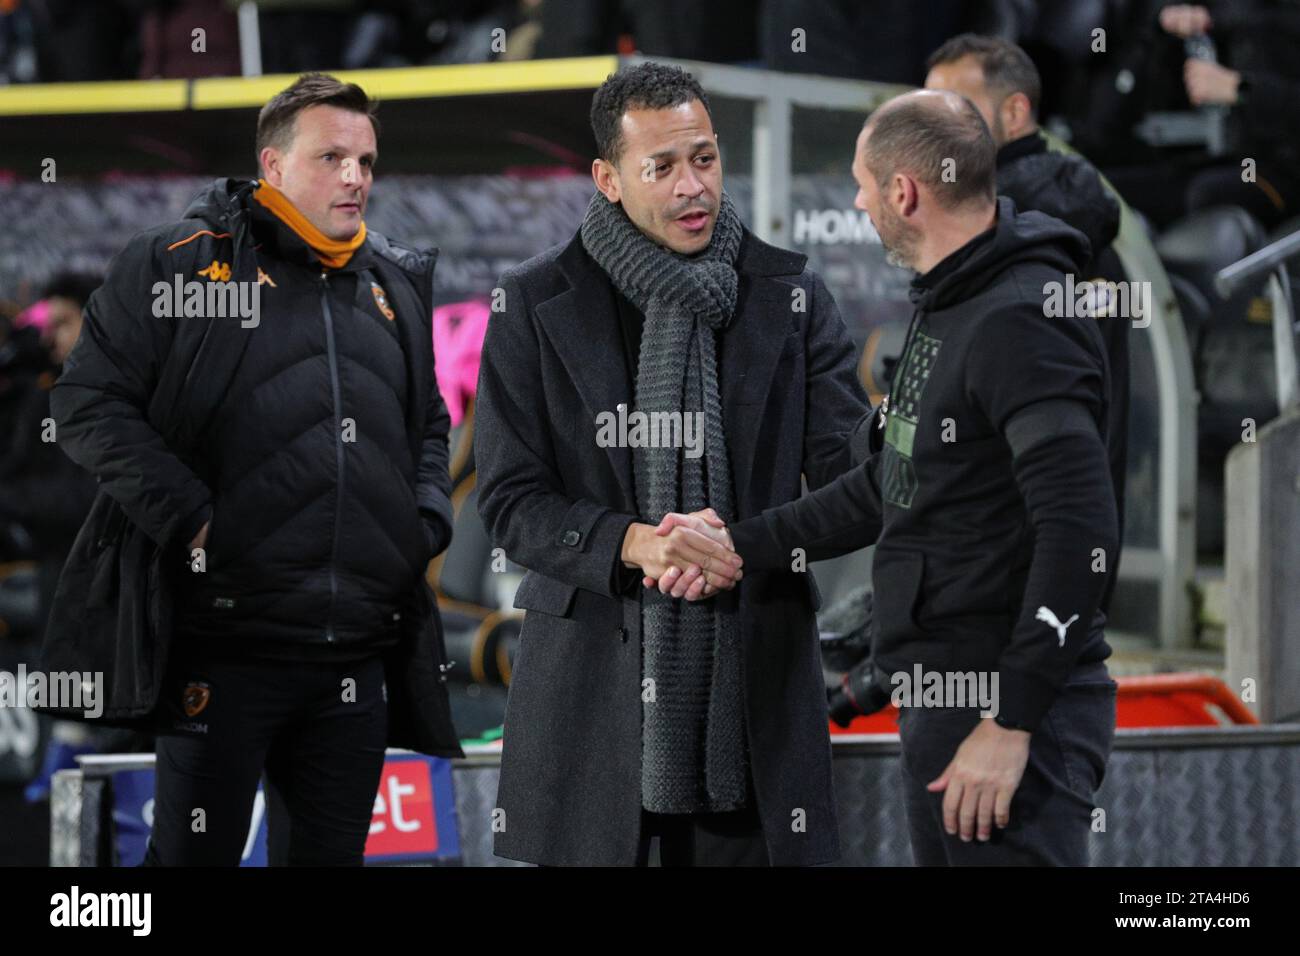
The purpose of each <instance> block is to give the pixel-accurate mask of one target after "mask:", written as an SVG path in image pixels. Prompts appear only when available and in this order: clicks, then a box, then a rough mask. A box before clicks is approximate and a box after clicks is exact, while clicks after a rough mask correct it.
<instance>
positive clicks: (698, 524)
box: [641, 508, 735, 601]
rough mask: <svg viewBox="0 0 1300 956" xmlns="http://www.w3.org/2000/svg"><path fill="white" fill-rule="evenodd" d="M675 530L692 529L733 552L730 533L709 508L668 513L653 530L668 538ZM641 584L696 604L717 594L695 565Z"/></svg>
mask: <svg viewBox="0 0 1300 956" xmlns="http://www.w3.org/2000/svg"><path fill="white" fill-rule="evenodd" d="M678 526H685V527H688V528H692V529H694V530H695V531H698V532H700V533H701V534H704V535H707V536H709V537H711V538H713V540H715V541H717V542H718V543H719V544H722V545H724V546H726V547H727V548H730V549H731V550H732V551H734V550H735V548H734V547H733V546H732V543H731V532H729V531H728V530H727V526H726V524H725V523H724V522H723V520H722V519H721V518H719V517H718V513H717V512H716V511H714V510H713V509H712V508H706V509H704V510H703V511H696V512H693V513H691V514H689V515H683V514H677V513H675V512H670V513H668V514H666V515H664V519H663V521H661V522H660V523H659V527H658V528H656V529H655V533H656V534H661V535H662V534H667V533H668V532H670V531H671V530H672V529H673V528H675V527H678ZM641 583H642V584H644V585H645V586H646V587H647V588H653V587H657V588H659V591H660V593H661V594H670V595H672V596H673V597H675V598H685V599H686V600H688V601H698V600H700V599H701V598H706V597H712V596H713V595H714V594H716V593H717V591H718V589H717V588H715V587H714V586H713V585H711V584H709V583H708V580H707V579H706V577H705V574H704V570H703V569H701V568H700V566H699V565H695V564H692V565H690V566H689V567H687V568H686V569H685V570H684V571H683V570H682V569H681V568H677V567H672V568H669V569H668V570H667V571H665V572H664V575H663V577H661V578H659V579H658V580H657V581H656V580H655V579H654V578H652V577H649V576H647V577H645V578H643V579H642V582H641Z"/></svg>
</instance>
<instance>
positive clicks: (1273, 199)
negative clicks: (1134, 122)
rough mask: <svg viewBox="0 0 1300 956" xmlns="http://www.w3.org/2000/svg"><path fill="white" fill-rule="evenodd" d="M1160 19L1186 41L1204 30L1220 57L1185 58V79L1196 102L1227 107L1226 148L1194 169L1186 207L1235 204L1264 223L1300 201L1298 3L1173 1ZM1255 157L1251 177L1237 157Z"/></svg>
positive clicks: (1270, 222)
mask: <svg viewBox="0 0 1300 956" xmlns="http://www.w3.org/2000/svg"><path fill="white" fill-rule="evenodd" d="M1159 20H1160V26H1161V28H1162V29H1164V31H1165V32H1166V33H1168V34H1170V35H1171V36H1174V37H1177V38H1178V39H1180V40H1183V41H1187V40H1189V39H1195V38H1198V37H1202V36H1208V37H1210V38H1211V39H1212V40H1213V41H1214V49H1215V50H1216V51H1217V54H1218V59H1219V61H1220V62H1217V63H1216V62H1213V61H1211V60H1207V59H1198V58H1195V57H1190V56H1189V57H1188V58H1187V59H1186V61H1185V62H1184V64H1183V82H1184V85H1185V87H1186V90H1187V98H1188V101H1189V102H1190V103H1191V104H1192V105H1193V106H1222V107H1227V109H1228V114H1227V124H1226V131H1225V132H1226V144H1225V145H1226V153H1227V155H1226V156H1224V157H1223V158H1222V159H1220V160H1218V161H1217V162H1216V163H1215V164H1214V165H1212V166H1209V167H1207V168H1205V169H1201V170H1199V171H1197V172H1196V173H1195V174H1193V175H1192V177H1191V179H1190V181H1189V182H1188V184H1187V193H1186V201H1187V210H1188V211H1189V212H1190V211H1192V210H1195V209H1200V208H1202V207H1205V206H1211V205H1220V204H1223V203H1233V204H1235V205H1239V206H1241V207H1243V208H1244V209H1246V211H1248V212H1249V213H1251V214H1252V215H1253V216H1255V217H1256V218H1257V219H1259V220H1260V221H1261V222H1263V223H1264V224H1265V225H1267V226H1272V225H1276V224H1278V223H1279V222H1281V221H1282V220H1283V219H1285V218H1287V217H1289V216H1294V215H1295V214H1296V211H1297V209H1298V208H1300V142H1298V141H1297V137H1296V134H1297V130H1300V56H1297V52H1298V51H1300V4H1298V3H1296V2H1294V0H1233V2H1232V3H1211V4H1210V5H1208V6H1198V5H1190V4H1174V5H1170V6H1166V7H1164V8H1162V9H1161V11H1160V16H1159ZM1246 159H1253V160H1254V161H1255V169H1254V177H1253V180H1251V179H1248V178H1246V177H1244V176H1243V168H1242V162H1243V160H1246Z"/></svg>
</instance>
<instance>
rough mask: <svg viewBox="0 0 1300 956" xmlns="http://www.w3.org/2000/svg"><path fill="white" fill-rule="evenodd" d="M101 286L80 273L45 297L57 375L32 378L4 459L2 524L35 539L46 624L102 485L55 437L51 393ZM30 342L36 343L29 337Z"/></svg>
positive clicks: (45, 338)
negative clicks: (67, 562)
mask: <svg viewBox="0 0 1300 956" xmlns="http://www.w3.org/2000/svg"><path fill="white" fill-rule="evenodd" d="M99 284H100V279H99V278H98V277H95V276H90V275H79V274H76V273H64V274H61V275H58V276H56V277H55V278H54V279H53V280H52V281H51V282H50V284H49V286H48V288H47V289H46V292H45V295H44V297H43V298H44V299H45V300H46V301H47V303H48V311H47V315H46V318H45V323H44V328H43V329H42V331H41V342H42V345H43V346H44V348H45V349H47V350H48V360H49V361H50V362H52V364H53V368H52V367H49V366H47V367H46V368H44V369H43V370H42V371H41V372H40V373H39V374H37V375H36V376H35V377H31V376H27V377H26V385H25V387H24V388H22V391H21V393H20V395H18V396H17V407H16V408H14V409H13V417H12V419H11V421H10V423H9V424H10V425H11V426H12V428H11V430H9V431H8V432H7V433H6V437H7V442H6V445H5V447H4V449H3V453H2V454H0V522H10V523H13V524H17V525H19V526H20V527H21V528H22V529H23V530H24V531H25V532H26V534H27V535H28V536H30V540H31V557H32V558H34V559H35V560H36V561H37V563H38V565H39V578H40V584H39V595H40V608H41V614H40V620H41V621H42V622H43V621H44V619H45V615H46V613H47V612H48V610H49V602H50V600H51V598H52V597H53V595H54V587H55V584H56V583H57V582H58V577H59V571H60V570H61V569H62V568H63V562H64V561H65V560H66V559H67V556H68V552H69V550H71V548H72V542H73V541H74V540H75V539H76V536H77V532H78V531H79V530H80V528H81V525H82V522H83V521H85V519H86V515H87V514H88V513H89V511H90V504H91V501H92V500H93V499H94V497H95V479H94V478H93V477H91V476H90V475H89V474H88V473H86V472H85V471H83V470H82V469H81V468H79V467H78V466H77V465H75V464H73V462H72V460H71V459H70V458H68V456H67V455H65V454H64V453H63V451H62V449H61V448H59V446H58V442H57V437H58V436H57V434H54V433H52V431H51V429H52V427H53V419H52V418H51V417H50V389H51V388H52V387H53V386H54V380H55V378H56V377H57V376H56V374H55V368H57V367H58V366H60V365H62V363H63V360H64V359H65V358H67V355H68V353H69V352H70V351H71V350H72V346H73V345H74V344H75V343H76V341H77V336H78V335H80V334H81V310H82V307H83V306H84V305H85V304H86V300H87V299H88V298H89V297H90V293H91V292H93V291H94V290H95V288H96V287H97V286H98V285H99ZM24 338H25V340H26V341H27V342H28V343H29V344H30V335H28V336H25V337H24ZM29 361H34V359H29Z"/></svg>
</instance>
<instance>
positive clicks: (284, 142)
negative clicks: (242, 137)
mask: <svg viewBox="0 0 1300 956" xmlns="http://www.w3.org/2000/svg"><path fill="white" fill-rule="evenodd" d="M378 105H379V104H378V103H376V102H375V101H374V100H372V99H371V98H370V97H369V96H368V95H367V94H366V91H365V90H363V89H362V88H361V87H359V86H357V84H355V83H344V82H343V81H342V80H340V79H338V78H337V77H333V76H330V75H329V74H328V73H304V74H303V75H302V76H300V77H298V79H296V80H294V82H293V85H292V86H289V87H287V88H286V89H283V90H281V91H280V92H279V93H276V94H275V96H273V97H271V99H270V100H269V101H268V102H267V104H266V105H265V106H263V107H262V112H260V113H258V114H257V156H258V159H259V160H260V159H261V156H262V150H263V149H265V148H266V147H267V146H274V147H276V148H277V149H286V148H288V146H289V143H291V142H292V141H293V123H294V120H295V119H296V118H297V116H298V114H299V113H301V112H302V111H303V110H305V109H306V108H307V107H309V106H337V107H339V108H340V109H345V110H351V111H352V112H354V113H362V114H364V115H366V116H368V117H370V125H371V126H372V127H374V130H375V138H376V139H378V138H379V120H378V119H376V117H375V108H376V107H377V106H378Z"/></svg>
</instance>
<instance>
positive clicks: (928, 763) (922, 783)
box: [898, 663, 1116, 866]
mask: <svg viewBox="0 0 1300 956" xmlns="http://www.w3.org/2000/svg"><path fill="white" fill-rule="evenodd" d="M1115 693H1116V684H1115V682H1114V681H1113V680H1111V679H1110V675H1109V673H1108V672H1107V670H1106V665H1105V664H1104V663H1095V664H1086V665H1083V666H1081V667H1079V668H1076V669H1075V671H1074V673H1073V674H1071V676H1070V679H1069V681H1068V682H1067V684H1066V686H1065V689H1064V690H1063V691H1062V693H1061V695H1060V696H1059V697H1058V698H1057V699H1056V701H1055V702H1054V703H1053V704H1052V707H1051V709H1050V710H1049V711H1048V712H1047V716H1046V718H1045V719H1044V720H1043V722H1042V724H1041V725H1040V726H1039V728H1038V730H1037V731H1035V732H1034V734H1033V736H1032V737H1031V738H1030V740H1029V762H1028V763H1027V764H1026V766H1025V773H1024V776H1023V777H1022V778H1021V781H1020V787H1019V788H1018V789H1017V790H1016V794H1015V796H1014V797H1013V798H1012V800H1011V821H1010V824H1009V825H1008V826H1007V827H1006V829H999V828H998V827H997V825H996V824H995V825H994V827H993V831H992V835H991V837H990V838H989V840H988V841H987V842H983V843H982V842H980V840H979V839H978V837H972V839H971V841H970V842H969V843H964V842H962V839H961V837H960V836H959V835H955V836H950V835H949V834H948V833H947V832H946V831H945V830H944V828H943V796H944V795H943V793H942V792H940V793H930V792H929V791H927V790H926V789H925V787H926V784H928V783H930V782H931V781H932V780H935V779H936V778H938V776H939V775H940V774H941V773H943V771H944V768H945V767H947V766H948V763H949V762H950V761H951V760H952V758H953V755H954V754H956V752H957V748H958V747H959V746H960V745H961V742H962V741H963V740H965V739H966V737H967V736H968V735H969V734H970V732H971V731H972V730H974V729H975V726H976V724H978V723H979V722H980V720H983V719H987V718H981V717H980V715H979V710H978V708H924V707H903V708H900V710H899V718H898V729H899V737H900V741H901V749H902V760H901V761H900V767H901V775H902V781H903V793H904V799H905V805H906V807H907V823H908V827H909V829H910V831H911V838H912V857H913V859H914V860H915V861H916V865H917V866H1087V865H1088V833H1089V831H1090V828H1091V826H1092V822H1093V811H1094V809H1095V806H1096V805H1095V804H1094V802H1093V797H1094V795H1095V794H1096V792H1097V789H1098V788H1099V787H1100V786H1101V782H1102V778H1103V777H1104V775H1105V772H1106V761H1107V760H1108V759H1109V757H1110V748H1111V743H1112V741H1113V739H1114V736H1115ZM1103 809H1104V808H1103Z"/></svg>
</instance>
